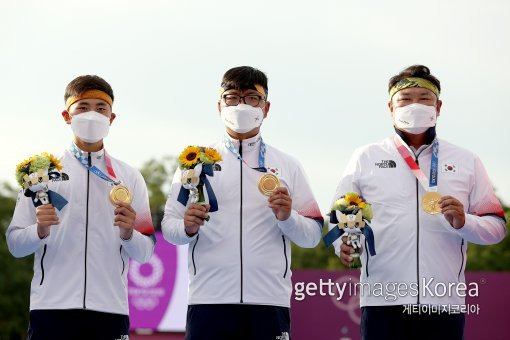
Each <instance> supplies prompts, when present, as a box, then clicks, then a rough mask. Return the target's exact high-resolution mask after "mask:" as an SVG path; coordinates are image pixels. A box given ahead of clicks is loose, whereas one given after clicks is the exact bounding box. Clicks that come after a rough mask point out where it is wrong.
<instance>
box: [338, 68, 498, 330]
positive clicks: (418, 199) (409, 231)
mask: <svg viewBox="0 0 510 340" xmlns="http://www.w3.org/2000/svg"><path fill="white" fill-rule="evenodd" d="M439 90H440V86H439V81H438V80H437V79H436V78H435V77H433V76H431V75H430V72H429V70H428V68H426V67H425V66H419V65H417V66H413V67H410V68H408V69H406V70H404V71H403V72H402V73H401V74H399V75H398V76H396V77H394V78H392V80H391V81H390V95H392V98H391V100H390V110H391V113H392V116H393V117H394V124H395V127H396V128H395V131H396V134H395V135H394V136H392V137H390V138H386V139H384V140H383V141H381V142H378V143H373V144H369V145H366V146H363V147H361V148H358V149H357V150H356V151H355V152H354V154H353V155H352V157H351V159H350V161H349V163H348V165H347V167H346V169H345V170H344V172H343V174H342V176H341V178H340V182H339V184H338V187H337V190H336V193H335V195H334V200H336V199H338V198H339V197H340V196H341V195H343V194H345V193H346V192H349V191H356V192H358V193H360V194H361V195H362V196H363V197H364V198H365V200H366V201H368V202H370V203H371V204H372V207H373V212H374V218H373V220H372V222H371V224H370V225H371V227H372V229H373V232H374V238H375V248H376V251H377V255H375V256H370V255H369V254H367V252H366V251H364V252H363V254H362V256H361V259H362V264H363V267H362V268H361V278H360V281H361V283H362V284H363V286H362V287H363V291H362V292H361V294H360V298H361V307H362V322H361V327H362V336H363V338H364V339H411V338H412V339H418V338H421V337H423V338H427V339H433V338H445V339H446V338H448V339H461V338H462V332H463V326H464V315H463V314H459V315H453V314H452V315H448V313H440V314H437V315H432V316H427V315H421V316H420V315H410V316H403V315H404V314H403V311H405V309H404V310H403V307H402V306H406V305H409V304H410V305H415V304H419V305H434V306H437V305H446V306H448V307H450V308H457V310H460V308H459V307H458V306H460V305H463V304H464V303H465V295H466V294H468V290H469V289H470V288H472V287H471V286H469V285H466V282H465V277H464V269H465V265H466V250H467V247H468V242H472V243H476V244H495V243H498V242H499V241H501V240H502V239H503V238H504V237H505V235H506V228H505V218H504V213H503V209H502V207H501V204H500V202H499V201H498V199H497V197H496V196H495V194H494V191H493V189H492V185H491V182H490V181H489V178H488V176H487V173H486V171H485V169H484V167H483V165H482V163H481V161H480V159H479V158H478V157H477V156H476V155H475V154H473V153H472V152H470V151H468V150H466V149H463V148H461V147H458V146H456V145H453V144H451V143H449V142H447V141H445V140H444V139H441V138H438V137H437V136H436V130H435V124H436V118H437V116H438V115H439V111H440V108H441V101H440V100H439ZM435 143H437V144H435ZM399 144H401V145H402V148H401V150H402V152H403V154H407V155H408V157H409V158H410V159H411V160H413V161H414V162H416V163H417V165H418V166H419V167H420V168H421V171H422V172H423V173H424V174H425V175H426V180H427V181H425V183H426V186H427V187H425V188H424V186H422V185H421V182H420V181H419V180H418V178H417V177H415V175H414V174H413V172H412V171H411V169H410V167H409V165H408V164H407V163H406V161H405V160H404V158H403V157H402V155H401V153H400V152H399V151H398V149H397V146H398V145H399ZM434 144H435V145H436V146H437V147H438V150H439V151H438V158H437V187H436V189H437V192H438V193H440V194H441V195H442V196H443V199H442V200H440V201H439V206H440V208H441V209H440V210H441V213H438V214H435V215H431V214H428V213H426V212H425V211H424V209H423V208H422V199H423V197H424V194H425V192H426V191H429V190H435V189H434V188H432V189H431V188H430V187H429V186H428V184H429V179H430V175H429V174H430V168H431V164H432V163H431V159H432V154H433V149H434V148H433V146H434ZM433 168H434V169H435V168H436V167H433ZM433 177H435V176H433ZM331 227H333V226H331ZM365 248H366V247H365ZM335 251H336V253H337V254H338V255H339V256H340V257H341V259H342V262H343V263H344V264H348V263H349V262H350V261H351V260H352V257H351V256H350V251H351V248H350V247H348V246H347V245H345V244H342V241H341V240H337V241H336V242H335ZM377 287H383V288H382V291H381V290H380V291H374V289H375V288H377ZM396 287H400V288H399V289H400V290H396ZM444 287H446V291H445V290H444ZM463 288H467V289H463ZM458 289H460V290H458ZM472 292H474V291H472ZM452 306H453V307H452ZM456 306H457V307H456ZM445 329H446V330H445Z"/></svg>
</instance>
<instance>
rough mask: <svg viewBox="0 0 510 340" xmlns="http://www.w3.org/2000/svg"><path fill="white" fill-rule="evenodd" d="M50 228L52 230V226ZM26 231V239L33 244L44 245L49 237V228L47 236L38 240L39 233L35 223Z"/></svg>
mask: <svg viewBox="0 0 510 340" xmlns="http://www.w3.org/2000/svg"><path fill="white" fill-rule="evenodd" d="M51 227H52V228H53V227H54V226H51ZM27 229H28V237H29V239H30V241H31V243H32V242H33V244H37V243H39V244H41V243H45V242H46V241H47V240H48V238H49V237H50V235H51V228H50V232H49V234H48V235H46V236H45V237H43V238H40V237H39V232H38V231H37V223H35V224H32V225H30V226H28V227H27Z"/></svg>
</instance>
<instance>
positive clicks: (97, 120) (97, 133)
mask: <svg viewBox="0 0 510 340" xmlns="http://www.w3.org/2000/svg"><path fill="white" fill-rule="evenodd" d="M71 128H72V129H73V133H74V134H75V135H76V136H77V137H79V138H80V139H81V140H83V141H84V142H87V143H96V142H99V141H100V140H101V139H103V138H105V137H106V136H108V132H109V130H110V119H108V117H106V116H105V115H102V114H100V113H98V112H96V111H88V112H84V113H80V114H77V115H74V116H72V117H71Z"/></svg>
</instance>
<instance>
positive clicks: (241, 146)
mask: <svg viewBox="0 0 510 340" xmlns="http://www.w3.org/2000/svg"><path fill="white" fill-rule="evenodd" d="M239 155H241V156H242V155H243V141H242V140H239Z"/></svg>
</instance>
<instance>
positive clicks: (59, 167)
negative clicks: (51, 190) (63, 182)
mask: <svg viewBox="0 0 510 340" xmlns="http://www.w3.org/2000/svg"><path fill="white" fill-rule="evenodd" d="M48 157H49V158H50V162H51V164H52V165H53V166H54V167H55V168H57V170H58V171H62V168H63V166H62V165H61V164H60V160H59V159H58V158H56V157H55V156H53V155H52V154H49V155H48Z"/></svg>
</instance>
